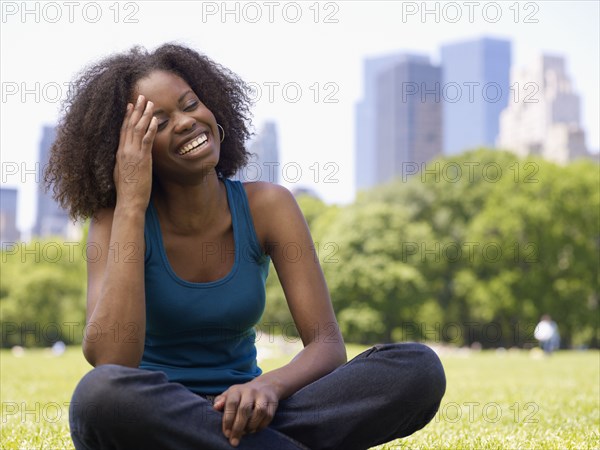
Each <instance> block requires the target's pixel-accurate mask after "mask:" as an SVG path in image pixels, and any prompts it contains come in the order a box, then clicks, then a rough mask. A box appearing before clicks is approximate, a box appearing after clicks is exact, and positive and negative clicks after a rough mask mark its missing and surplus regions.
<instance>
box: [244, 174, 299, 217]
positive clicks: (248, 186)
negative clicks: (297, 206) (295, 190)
mask: <svg viewBox="0 0 600 450" xmlns="http://www.w3.org/2000/svg"><path fill="white" fill-rule="evenodd" d="M242 185H243V186H244V189H245V191H246V196H247V197H248V203H249V204H250V208H251V209H252V212H254V211H255V210H256V211H257V212H260V211H262V210H266V209H269V208H276V207H283V206H285V205H286V204H289V203H295V199H294V196H293V195H292V193H291V192H290V191H289V190H288V189H287V188H285V187H284V186H281V185H279V184H273V183H269V182H266V181H251V182H244V183H242Z"/></svg>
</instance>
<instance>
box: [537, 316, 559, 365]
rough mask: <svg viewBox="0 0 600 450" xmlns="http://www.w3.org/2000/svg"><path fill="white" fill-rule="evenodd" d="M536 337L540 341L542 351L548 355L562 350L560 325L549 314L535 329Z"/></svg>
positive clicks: (543, 317)
mask: <svg viewBox="0 0 600 450" xmlns="http://www.w3.org/2000/svg"><path fill="white" fill-rule="evenodd" d="M534 337H535V338H536V339H537V340H538V341H540V346H541V347H542V350H544V352H545V353H546V354H548V355H549V354H551V353H552V352H553V351H554V350H558V349H559V348H560V334H559V332H558V325H557V324H556V322H554V321H553V320H552V318H551V317H550V315H549V314H544V315H543V316H542V318H541V319H540V323H538V324H537V326H536V327H535V331H534Z"/></svg>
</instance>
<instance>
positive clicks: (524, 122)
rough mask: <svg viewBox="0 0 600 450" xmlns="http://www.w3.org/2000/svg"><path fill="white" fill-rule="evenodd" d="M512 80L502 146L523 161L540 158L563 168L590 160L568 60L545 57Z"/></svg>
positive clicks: (503, 115) (503, 123) (499, 137)
mask: <svg viewBox="0 0 600 450" xmlns="http://www.w3.org/2000/svg"><path fill="white" fill-rule="evenodd" d="M512 78H513V79H512V84H513V85H514V86H515V92H514V94H513V97H514V99H512V100H511V102H510V103H509V105H508V107H507V108H506V109H505V110H504V111H502V115H501V120H500V134H499V136H498V146H499V147H503V148H506V149H507V150H512V151H514V152H515V153H517V154H518V155H519V156H522V157H524V156H527V155H529V154H534V155H540V156H542V157H544V158H546V159H548V160H551V161H554V162H557V163H559V164H564V163H567V162H569V161H571V160H573V159H575V158H578V157H586V156H589V155H588V152H587V148H586V144H585V132H584V131H583V129H582V128H581V125H580V117H579V111H580V102H579V96H578V95H577V94H576V93H575V92H574V91H573V87H572V84H571V80H570V78H569V76H568V75H567V73H566V70H565V61H564V58H563V57H561V56H553V55H541V56H540V57H539V58H537V60H536V61H534V63H533V64H532V65H531V67H528V68H525V69H521V70H515V71H514V72H513V74H512ZM516 87H518V89H516Z"/></svg>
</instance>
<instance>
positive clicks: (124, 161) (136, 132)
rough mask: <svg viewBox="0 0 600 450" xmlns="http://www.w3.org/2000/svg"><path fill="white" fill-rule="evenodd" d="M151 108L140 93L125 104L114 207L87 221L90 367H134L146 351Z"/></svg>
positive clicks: (87, 348)
mask: <svg viewBox="0 0 600 450" xmlns="http://www.w3.org/2000/svg"><path fill="white" fill-rule="evenodd" d="M152 112H153V105H152V102H146V101H145V99H144V98H143V97H142V96H140V99H139V100H138V102H137V103H136V105H135V107H129V108H128V111H127V113H126V115H125V119H124V121H123V126H122V128H121V136H120V141H119V149H118V150H117V158H116V159H117V161H116V165H115V173H114V178H115V185H116V189H117V202H116V206H115V208H114V210H103V211H99V212H98V213H96V215H95V218H94V220H92V223H91V224H90V230H89V236H88V246H87V260H88V261H87V267H88V292H87V328H86V333H85V335H84V340H83V353H84V355H85V357H86V359H87V360H88V361H89V363H90V364H92V365H93V366H97V365H100V364H121V365H125V366H130V367H137V366H139V363H140V361H141V358H142V354H143V351H144V336H145V331H146V306H145V292H144V291H145V290H144V217H145V211H146V208H147V207H148V202H149V200H150V191H151V186H152V159H151V150H152V142H153V140H154V136H155V135H156V129H157V125H156V119H152Z"/></svg>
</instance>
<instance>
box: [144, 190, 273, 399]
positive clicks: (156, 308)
mask: <svg viewBox="0 0 600 450" xmlns="http://www.w3.org/2000/svg"><path fill="white" fill-rule="evenodd" d="M223 182H224V183H225V187H226V190H227V201H228V203H229V210H230V212H231V221H232V226H233V239H234V244H235V245H234V251H235V261H234V264H233V268H232V269H231V271H230V272H229V274H227V275H226V276H225V277H224V278H221V279H219V280H216V281H211V282H208V283H192V282H189V281H186V280H183V279H181V278H179V277H178V276H177V275H176V274H175V272H174V271H173V269H172V268H171V265H170V264H169V261H168V259H167V255H166V252H165V248H164V245H163V240H162V234H161V231H160V225H159V221H158V216H157V213H156V209H155V208H154V205H153V204H152V201H150V203H149V205H148V209H147V210H146V222H145V228H144V238H145V242H146V253H145V287H146V341H145V345H144V354H143V356H142V361H141V363H140V368H142V369H149V370H160V371H163V372H165V373H166V374H167V377H168V379H169V380H170V381H174V382H178V383H181V384H183V385H184V386H186V387H187V388H188V389H190V390H191V391H193V392H196V393H198V394H209V395H210V394H219V393H221V392H223V391H225V390H226V389H227V388H228V387H229V386H231V385H233V384H239V383H245V382H247V381H250V380H252V379H253V378H255V377H257V376H258V375H260V374H261V373H262V371H261V369H260V368H259V367H258V365H257V363H256V347H255V345H254V342H255V338H256V333H255V330H254V326H255V325H256V324H257V323H258V321H259V320H260V317H261V316H262V313H263V311H264V307H265V280H266V278H267V274H268V271H269V262H270V257H269V256H268V255H266V254H264V253H263V252H262V249H261V246H260V244H259V241H258V238H257V237H256V232H255V230H254V224H253V221H252V216H251V214H250V208H249V206H248V199H247V197H246V192H245V190H244V187H243V186H242V183H240V182H239V181H232V180H228V179H223ZM198 250H199V251H202V250H203V249H198ZM204 250H206V251H209V250H210V251H213V252H214V251H216V249H215V248H214V246H213V247H210V246H209V244H207V245H206V248H205V249H204ZM229 250H230V249H229Z"/></svg>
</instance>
